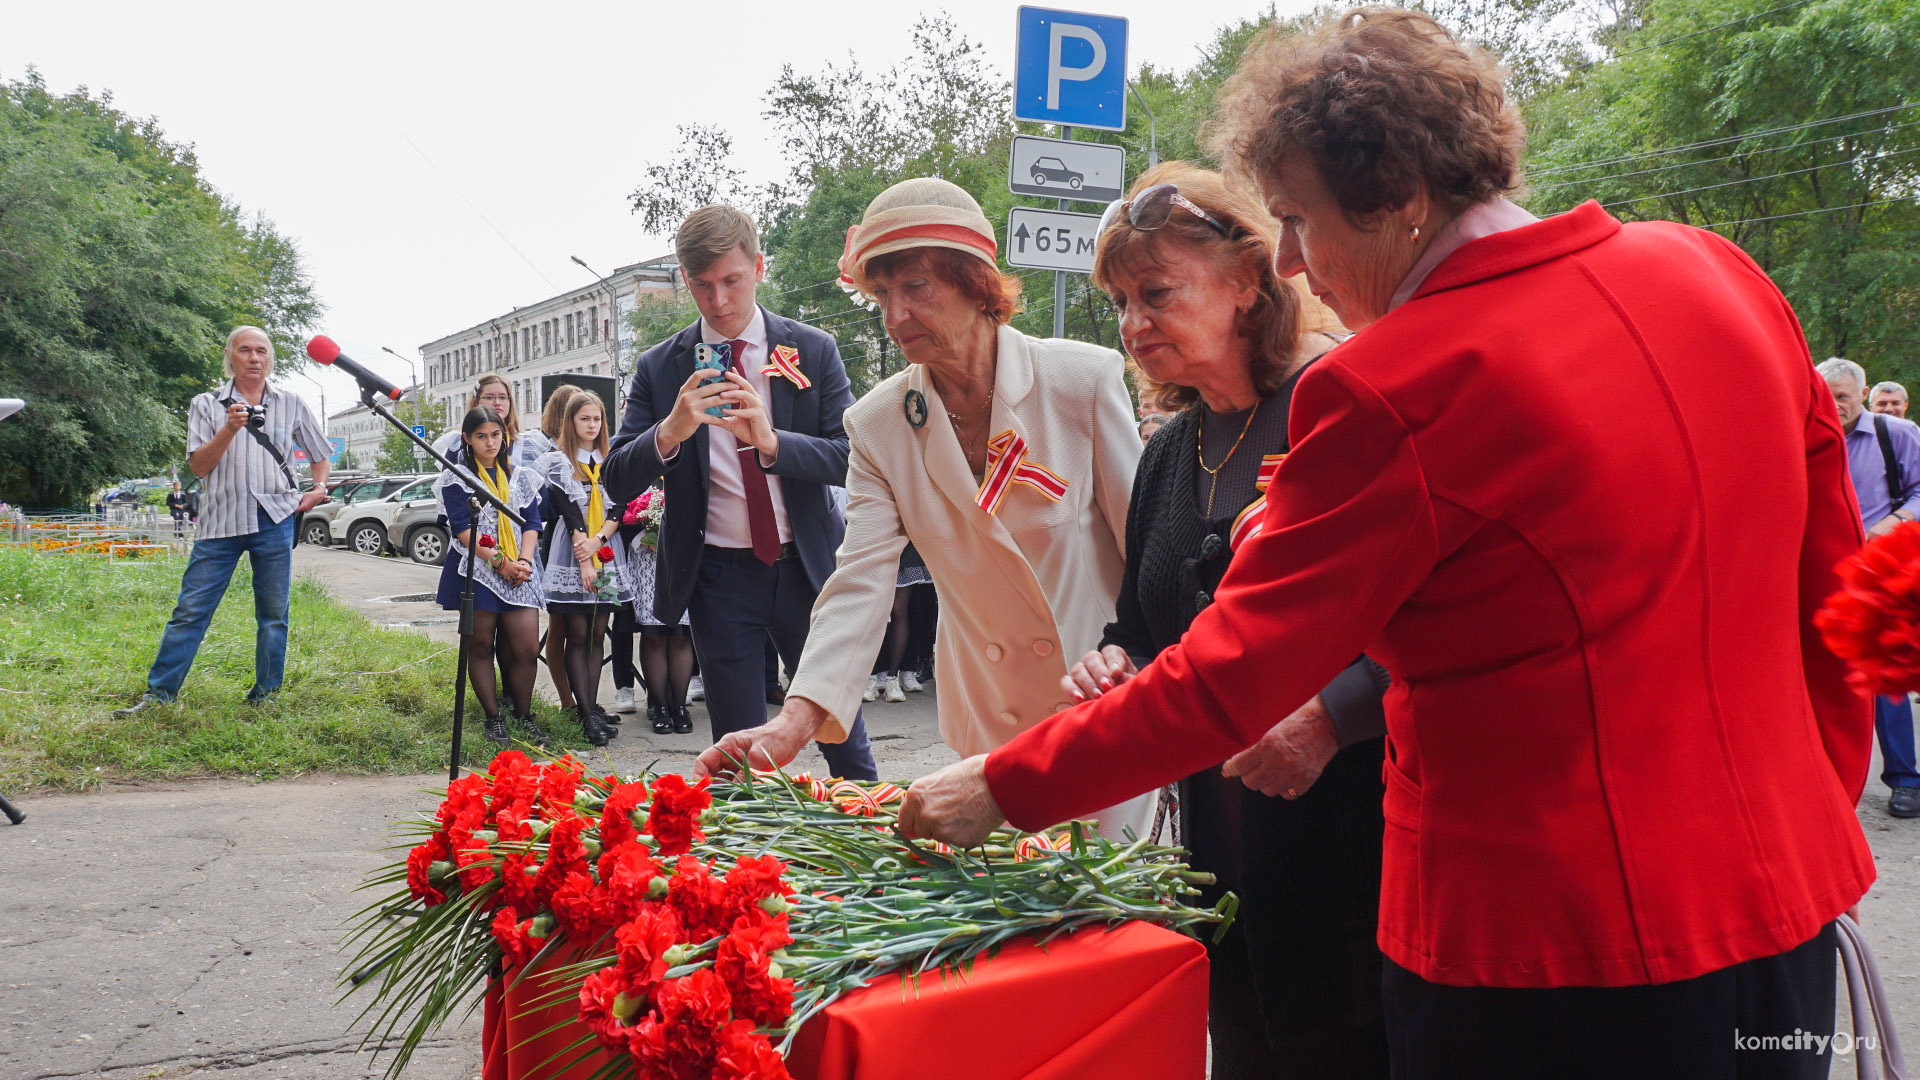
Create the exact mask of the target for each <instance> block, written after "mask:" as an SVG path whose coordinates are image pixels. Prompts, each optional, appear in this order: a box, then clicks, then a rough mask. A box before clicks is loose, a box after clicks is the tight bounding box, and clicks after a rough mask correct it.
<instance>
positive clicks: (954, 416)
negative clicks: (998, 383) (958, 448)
mask: <svg viewBox="0 0 1920 1080" xmlns="http://www.w3.org/2000/svg"><path fill="white" fill-rule="evenodd" d="M993 391H994V388H993V387H991V386H989V387H987V399H986V400H985V401H982V402H981V403H980V405H979V407H978V408H975V409H974V410H973V411H972V412H970V413H968V414H967V415H965V416H961V415H960V414H959V413H957V412H954V411H953V410H952V409H949V408H947V405H946V402H944V401H943V402H941V403H940V408H941V410H942V411H944V412H945V413H946V414H947V419H948V420H951V421H953V429H954V430H955V431H958V430H960V425H961V424H963V423H965V422H966V421H968V420H972V419H973V418H974V417H976V416H979V415H980V414H981V413H983V412H986V411H987V406H989V405H991V404H993Z"/></svg>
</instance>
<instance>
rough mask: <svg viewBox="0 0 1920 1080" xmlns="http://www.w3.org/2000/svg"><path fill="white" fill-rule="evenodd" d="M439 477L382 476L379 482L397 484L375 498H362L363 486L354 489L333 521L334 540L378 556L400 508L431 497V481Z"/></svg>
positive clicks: (426, 475) (364, 552) (429, 475)
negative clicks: (395, 482)
mask: <svg viewBox="0 0 1920 1080" xmlns="http://www.w3.org/2000/svg"><path fill="white" fill-rule="evenodd" d="M438 475H439V474H437V473H421V474H416V475H413V476H403V477H382V478H381V483H382V484H385V483H388V482H389V481H394V480H398V481H399V485H398V486H397V487H396V488H395V489H394V490H392V491H390V492H388V493H387V494H385V495H382V496H379V497H378V498H372V499H361V498H360V497H359V496H360V494H361V492H363V491H366V490H368V489H367V488H366V487H361V488H356V489H355V490H354V493H353V497H352V498H350V499H348V501H347V505H346V507H345V508H344V509H342V510H341V512H340V513H338V514H336V515H334V518H333V526H332V533H333V541H334V542H335V543H338V544H345V545H347V546H348V547H350V548H352V549H353V550H355V551H357V552H359V553H360V554H362V555H379V554H381V553H382V552H384V551H386V549H387V526H389V525H391V524H392V523H393V515H395V514H397V513H399V512H400V508H401V507H402V506H404V505H405V504H407V503H409V502H413V501H415V500H418V499H431V498H433V481H434V480H435V478H436V477H437V476H438Z"/></svg>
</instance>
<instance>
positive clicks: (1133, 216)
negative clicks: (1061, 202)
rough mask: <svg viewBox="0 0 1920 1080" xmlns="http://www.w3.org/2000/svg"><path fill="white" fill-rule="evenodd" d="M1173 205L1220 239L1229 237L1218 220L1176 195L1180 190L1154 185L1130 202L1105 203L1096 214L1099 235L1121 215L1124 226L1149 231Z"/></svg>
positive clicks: (1161, 222)
mask: <svg viewBox="0 0 1920 1080" xmlns="http://www.w3.org/2000/svg"><path fill="white" fill-rule="evenodd" d="M1176 206H1178V207H1182V208H1184V209H1186V210H1187V211H1188V212H1189V213H1191V214H1193V216H1194V217H1197V218H1199V219H1200V220H1201V221H1204V222H1206V223H1207V224H1209V225H1211V226H1213V229H1214V231H1215V232H1217V233H1219V234H1220V235H1221V236H1224V237H1227V238H1229V239H1231V238H1232V237H1233V231H1232V230H1231V229H1228V228H1227V227H1226V226H1225V225H1222V224H1221V223H1220V219H1219V218H1217V217H1214V216H1213V215H1212V214H1209V213H1207V212H1206V211H1205V210H1202V209H1200V207H1198V206H1196V205H1195V204H1194V202H1193V200H1192V199H1189V198H1187V197H1186V196H1185V195H1182V194H1180V189H1179V188H1178V187H1176V186H1174V185H1173V184H1155V185H1153V186H1152V187H1150V188H1146V189H1144V190H1142V191H1141V192H1140V193H1139V194H1137V195H1135V196H1134V197H1133V198H1131V199H1124V200H1118V201H1115V202H1111V203H1108V204H1107V211H1106V213H1104V214H1101V215H1100V232H1103V233H1104V232H1106V231H1107V227H1108V226H1110V225H1112V224H1113V223H1114V222H1116V221H1118V220H1120V216H1121V215H1122V214H1124V215H1126V218H1127V224H1129V225H1131V226H1133V227H1134V228H1136V229H1138V230H1140V231H1141V232H1152V231H1153V230H1155V229H1158V228H1160V227H1162V226H1164V225H1166V223H1167V219H1169V218H1171V217H1172V216H1173V208H1174V207H1176Z"/></svg>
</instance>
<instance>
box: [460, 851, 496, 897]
mask: <svg viewBox="0 0 1920 1080" xmlns="http://www.w3.org/2000/svg"><path fill="white" fill-rule="evenodd" d="M453 861H454V862H455V863H457V864H459V866H460V887H461V888H462V889H478V888H482V887H484V886H485V885H486V884H487V883H488V882H490V881H492V880H493V878H494V874H495V869H494V866H493V852H492V851H489V850H488V849H487V845H486V844H485V843H484V842H482V841H479V840H469V841H467V843H466V845H465V846H464V847H462V848H460V849H459V850H458V851H455V852H454V855H453Z"/></svg>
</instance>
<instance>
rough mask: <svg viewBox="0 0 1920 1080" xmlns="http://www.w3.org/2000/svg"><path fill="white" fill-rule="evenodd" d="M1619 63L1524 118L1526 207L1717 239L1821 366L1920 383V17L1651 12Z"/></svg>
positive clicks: (1842, 0)
mask: <svg viewBox="0 0 1920 1080" xmlns="http://www.w3.org/2000/svg"><path fill="white" fill-rule="evenodd" d="M1631 14H1632V18H1631V20H1630V22H1628V24H1627V25H1625V26H1623V27H1615V28H1613V29H1612V30H1611V32H1610V33H1608V34H1606V35H1604V36H1603V38H1602V41H1603V46H1604V47H1605V48H1606V49H1607V50H1608V52H1609V53H1610V56H1611V58H1610V59H1609V60H1608V61H1607V62H1604V63H1599V64H1595V65H1593V66H1590V67H1587V68H1584V69H1580V70H1576V71H1574V72H1573V73H1572V74H1570V75H1569V77H1568V78H1567V79H1566V80H1565V81H1564V82H1563V83H1562V84H1561V85H1560V86H1558V87H1557V88H1555V89H1553V90H1551V91H1549V92H1546V93H1543V94H1540V95H1538V96H1536V97H1535V98H1534V99H1532V100H1531V101H1530V102H1529V103H1528V106H1527V112H1528V119H1529V123H1530V126H1531V127H1532V130H1533V145H1532V153H1531V157H1530V159H1529V174H1530V182H1531V185H1532V195H1531V199H1530V201H1529V205H1530V206H1531V208H1532V209H1533V210H1534V212H1536V213H1548V212H1556V211H1560V210H1564V209H1566V208H1568V207H1570V206H1573V205H1575V204H1577V203H1579V202H1581V201H1584V200H1586V199H1589V198H1593V199H1598V200H1599V201H1600V203H1601V204H1602V205H1603V206H1605V207H1607V209H1608V210H1609V211H1611V212H1612V213H1613V214H1615V215H1616V216H1619V217H1621V218H1623V219H1628V220H1633V219H1666V220H1672V221H1681V222H1686V223H1689V224H1693V225H1699V226H1704V227H1706V228H1710V229H1713V230H1715V231H1717V232H1719V233H1721V234H1722V235H1724V236H1726V237H1728V238H1729V239H1731V240H1732V241H1733V242H1735V243H1736V244H1739V245H1740V247H1741V248H1742V249H1744V250H1745V251H1746V252H1747V254H1748V255H1750V256H1752V257H1753V259H1754V260H1755V261H1756V262H1757V263H1759V264H1760V266H1761V268H1762V269H1764V270H1765V271H1766V272H1767V273H1768V274H1769V275H1771V276H1772V278H1773V279H1774V281H1775V282H1776V283H1778V284H1779V285H1780V287H1781V289H1782V291H1783V292H1785V293H1786V295H1787V297H1788V299H1789V300H1790V301H1791V302H1792V304H1793V307H1794V310H1795V311H1796V312H1797V313H1798V314H1799V316H1800V321H1801V324H1802V326H1803V327H1804V329H1805V330H1806V333H1807V338H1808V342H1809V344H1810V346H1811V348H1812V350H1813V352H1814V354H1815V355H1816V356H1825V355H1844V356H1848V357H1850V358H1852V359H1854V360H1857V361H1859V362H1860V363H1862V364H1864V365H1865V366H1866V367H1867V369H1868V371H1869V372H1870V373H1872V374H1873V376H1874V377H1875V378H1886V377H1891V378H1899V379H1903V380H1905V381H1908V382H1911V381H1913V380H1914V379H1915V378H1916V377H1920V355H1916V352H1915V350H1914V347H1913V341H1914V334H1915V328H1916V326H1920V247H1917V245H1916V241H1920V202H1917V201H1916V199H1915V194H1916V191H1917V190H1920V5H1917V4H1915V3H1913V2H1912V0H1814V2H1810V3H1803V4H1799V5H1790V6H1789V7H1787V8H1784V9H1783V8H1780V7H1779V5H1777V4H1775V3H1772V2H1770V0H1737V2H1732V3H1725V2H1722V3H1714V4H1699V3H1691V2H1682V0H1640V2H1639V3H1637V4H1636V5H1635V7H1634V8H1633V10H1632V13H1631Z"/></svg>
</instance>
